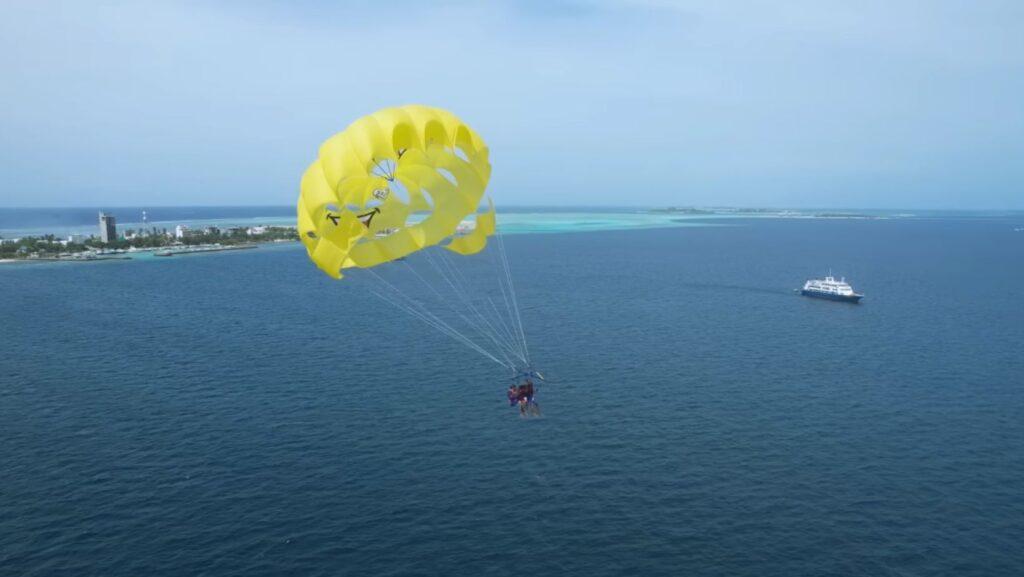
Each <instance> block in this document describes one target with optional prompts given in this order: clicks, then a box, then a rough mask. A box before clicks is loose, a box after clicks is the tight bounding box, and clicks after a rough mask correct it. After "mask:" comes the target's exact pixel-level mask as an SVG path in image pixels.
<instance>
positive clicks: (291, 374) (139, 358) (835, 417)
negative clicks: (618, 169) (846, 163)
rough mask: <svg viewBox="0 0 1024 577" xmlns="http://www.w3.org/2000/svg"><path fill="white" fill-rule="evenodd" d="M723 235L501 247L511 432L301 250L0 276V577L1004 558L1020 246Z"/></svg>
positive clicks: (1020, 410)
mask: <svg viewBox="0 0 1024 577" xmlns="http://www.w3.org/2000/svg"><path fill="white" fill-rule="evenodd" d="M732 224H734V225H736V226H728V227H689V228H666V229H651V230H633V231H605V232H591V233H579V234H544V235H519V236H513V237H509V238H508V239H507V240H506V242H507V245H508V251H509V253H510V256H511V259H512V267H513V271H514V273H515V276H516V279H517V282H518V287H517V288H518V290H519V299H520V301H521V303H522V304H523V307H524V310H523V315H524V318H525V323H526V330H527V332H528V337H529V339H530V346H531V351H532V353H533V356H534V359H535V361H536V362H537V364H538V365H539V366H540V367H542V368H543V369H544V370H545V371H546V372H547V374H548V375H549V376H550V378H551V379H552V381H555V382H556V384H552V385H549V386H547V387H546V388H544V389H543V390H542V391H541V396H540V401H541V403H542V404H543V407H544V410H545V416H544V417H543V418H541V419H534V420H521V419H519V418H518V417H517V416H516V415H515V413H514V412H512V411H510V410H509V408H508V407H507V406H505V403H504V400H503V398H502V397H503V389H504V387H505V386H506V382H505V381H503V380H502V379H503V378H504V377H505V375H504V373H502V372H501V370H500V369H499V368H498V367H497V366H496V365H493V366H492V365H488V364H487V362H486V361H485V360H483V359H482V358H478V357H477V356H475V353H474V352H473V351H471V350H469V349H466V348H464V347H461V346H460V345H459V344H458V343H456V342H454V341H450V340H446V339H445V338H443V337H439V336H437V335H435V334H434V333H432V332H430V330H429V329H427V328H426V327H424V326H421V325H420V324H417V321H415V320H412V319H409V318H407V317H405V316H403V315H402V314H401V313H400V312H398V311H395V310H392V309H389V308H383V307H381V306H380V304H379V302H378V301H376V300H375V299H373V298H372V296H371V295H370V294H368V293H367V292H365V291H361V290H357V288H358V287H355V286H354V285H351V284H346V283H345V281H344V280H343V281H341V282H335V281H332V280H331V279H328V278H326V277H324V276H323V275H322V274H320V273H319V272H318V271H316V270H315V268H314V267H313V266H312V265H310V264H309V262H308V260H307V259H306V257H305V254H304V253H303V252H302V250H301V248H299V247H297V246H295V245H290V246H283V247H273V248H268V247H262V248H260V249H257V250H252V251H241V252H238V253H223V254H211V255H204V256H193V257H180V258H179V257H175V258H169V259H162V260H161V259H153V260H150V261H146V262H104V263H90V264H54V265H36V266H18V267H8V268H6V269H4V270H0V295H2V298H0V343H2V344H3V347H4V350H3V354H2V356H0V442H2V445H0V447H2V449H0V575H5V576H6V575H12V576H13V575H18V576H24V577H35V576H50V575H75V576H88V575H95V576H104V577H115V576H139V575H146V576H164V575H167V576H172V575H173V576H179V575H209V576H221V575H245V576H258V575H302V576H318V575H323V576H338V575H379V576H399V575H447V576H452V575H466V576H474V577H476V576H487V575H495V576H503V575H521V574H527V575H558V576H576V575H578V576H587V577H594V576H604V575H609V576H611V575H666V576H667V575H750V576H755V575H756V576H759V577H763V576H770V575H779V576H793V575H865V576H875V577H877V576H886V575H893V576H896V575H899V576H909V575H921V576H924V575H929V576H930V575H958V576H967V575H979V576H981V575H984V576H998V575H1006V576H1019V575H1022V574H1024V553H1021V548H1020V544H1021V543H1022V542H1024V499H1022V498H1021V497H1022V495H1024V390H1022V385H1024V377H1022V374H1024V354H1022V350H1024V346H1022V345H1024V306H1022V304H1021V303H1022V302H1024V235H1021V234H1020V233H1016V234H1015V233H1014V232H1013V230H1012V229H1013V227H1012V224H1013V223H1010V222H1008V221H1004V220H999V219H973V220H971V219H934V220H843V221H820V220H767V219H749V220H745V219H736V220H735V222H733V223H732ZM1018 226H1019V223H1018ZM829 266H831V267H833V268H834V269H835V272H836V274H837V275H839V274H843V275H845V276H847V277H849V278H850V280H851V281H852V282H853V284H854V286H855V287H856V288H857V289H858V290H860V291H863V292H865V293H866V294H867V297H866V298H865V300H864V302H863V303H862V304H861V305H857V306H854V305H846V304H841V303H832V302H826V301H817V300H811V299H805V298H802V297H799V296H797V295H795V294H794V293H793V292H792V289H793V288H796V287H798V286H800V285H801V284H802V283H803V281H804V280H805V279H806V278H809V277H816V276H821V275H823V274H825V273H826V272H827V269H828V267H829Z"/></svg>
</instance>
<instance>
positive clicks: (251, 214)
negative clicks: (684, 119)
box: [0, 206, 708, 238]
mask: <svg viewBox="0 0 1024 577" xmlns="http://www.w3.org/2000/svg"><path fill="white" fill-rule="evenodd" d="M142 211H143V209H141V208H120V209H108V212H110V213H112V214H114V215H115V217H116V218H117V222H118V227H119V230H121V231H124V230H127V229H139V228H150V227H157V228H166V229H168V230H170V231H173V230H174V227H175V226H177V225H179V224H184V225H187V226H190V227H192V228H203V227H207V226H217V227H221V228H229V227H236V226H242V227H249V226H257V225H274V226H295V209H294V208H293V207H287V206H277V207H220V208H218V207H196V208H188V207H165V208H160V207H157V208H150V209H149V210H148V211H147V218H148V220H147V223H146V224H143V223H142ZM97 212H98V209H96V210H94V209H84V208H72V209H2V208H0V237H4V238H19V237H22V236H40V235H44V234H55V235H57V236H59V237H63V236H66V235H69V234H73V233H74V234H86V235H88V234H98V225H97ZM498 218H499V220H500V222H501V224H502V226H503V227H504V231H505V232H506V233H507V234H519V233H532V232H579V231H588V230H620V229H633V228H661V227H673V226H698V225H700V224H701V223H702V222H706V221H708V219H707V218H704V219H701V220H700V221H698V220H695V219H693V218H692V217H691V216H687V215H678V214H665V213H661V214H657V213H651V212H649V211H647V210H645V209H635V208H633V209H627V208H620V209H600V210H598V209H593V208H590V209H585V210H584V209H580V210H573V209H550V208H547V209H539V208H535V209H531V208H512V209H509V210H502V211H500V213H499V216H498Z"/></svg>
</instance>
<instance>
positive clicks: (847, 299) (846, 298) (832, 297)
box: [800, 290, 864, 303]
mask: <svg viewBox="0 0 1024 577" xmlns="http://www.w3.org/2000/svg"><path fill="white" fill-rule="evenodd" d="M800 294H802V295H804V296H805V297H811V298H815V299H825V300H828V301H839V302H843V303H859V302H860V299H862V298H864V295H857V294H854V295H837V294H832V293H821V292H817V291H809V290H801V291H800Z"/></svg>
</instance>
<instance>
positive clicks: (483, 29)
mask: <svg viewBox="0 0 1024 577" xmlns="http://www.w3.org/2000/svg"><path fill="white" fill-rule="evenodd" d="M0 79H2V80H0V206H4V207H18V206H21V207H32V206H54V207H59V206H177V205H289V204H293V203H294V202H295V199H296V198H297V195H298V185H299V178H300V176H301V174H302V172H303V170H304V169H305V167H306V166H307V165H308V164H309V163H310V162H311V161H312V160H314V159H315V157H316V153H317V149H318V147H319V144H320V143H321V142H322V141H323V140H325V139H327V138H328V137H330V136H331V135H332V134H334V133H336V132H338V131H341V130H343V129H344V128H345V127H346V126H347V125H348V124H349V123H350V122H351V121H353V120H355V119H356V118H358V117H360V116H362V115H365V114H368V113H371V112H373V111H375V110H377V109H380V108H385V107H388V106H394V105H400V104H408V103H419V104H428V105H432V106H439V107H442V108H447V109H449V110H451V111H453V112H454V113H456V114H457V115H458V116H460V117H461V118H462V119H463V120H464V121H465V122H467V123H468V124H469V125H471V126H472V127H474V129H476V130H477V132H479V133H480V134H481V135H482V136H483V138H484V139H485V140H486V141H487V143H488V145H489V147H490V149H491V162H492V164H493V174H492V179H491V184H490V187H489V191H490V193H491V194H492V195H493V197H494V198H495V201H496V202H497V204H499V206H500V205H563V206H566V205H605V206H664V205H673V206H766V207H796V208H799V207H835V208H935V209H1024V161H1022V159H1024V2H1019V1H1016V0H1013V1H1007V2H997V1H987V0H978V1H957V2H954V1H945V0H930V1H914V0H901V1H899V2H892V1H873V0H865V1H862V2H846V1H827V0H826V1H811V0H807V1H791V2H761V1H757V0H751V1H747V2H710V1H709V2H689V1H681V0H680V1H673V0H634V1H631V0H593V1H585V0H578V1H576V0H573V1H561V0H547V1H540V0H538V1H532V2H531V1H526V2H479V1H477V2H436V3H435V2H427V1H423V0H421V1H406V0H390V1H388V2H371V1H366V2H359V1H355V2H346V3H339V2H327V1H324V2H320V1H314V0H299V1H292V2H284V1H282V2H269V1H262V2H261V1H250V2H242V1H224V2H213V1H206V2H184V1H174V2H171V1H163V2H144V1H132V2H104V1H80V2H57V1H51V0H26V1H22V0H3V1H2V2H0Z"/></svg>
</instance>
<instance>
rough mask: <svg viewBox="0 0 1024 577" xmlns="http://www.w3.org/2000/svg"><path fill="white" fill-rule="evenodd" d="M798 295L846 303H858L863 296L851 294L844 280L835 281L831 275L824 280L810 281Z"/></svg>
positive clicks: (850, 288)
mask: <svg viewBox="0 0 1024 577" xmlns="http://www.w3.org/2000/svg"><path fill="white" fill-rule="evenodd" d="M800 294H802V295H804V296H806V297H814V298H819V299H828V300H833V301H843V302H848V303H856V302H860V299H862V298H864V295H862V294H857V293H855V292H853V287H851V286H850V285H849V284H848V283H847V282H846V279H845V278H841V279H839V280H836V279H835V277H833V276H832V274H831V273H829V275H828V276H827V277H825V278H824V279H812V280H809V281H807V282H805V283H804V288H803V289H801V290H800Z"/></svg>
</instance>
